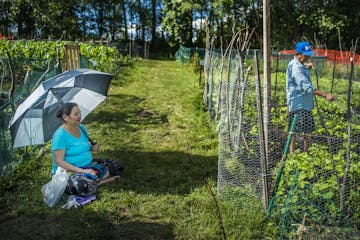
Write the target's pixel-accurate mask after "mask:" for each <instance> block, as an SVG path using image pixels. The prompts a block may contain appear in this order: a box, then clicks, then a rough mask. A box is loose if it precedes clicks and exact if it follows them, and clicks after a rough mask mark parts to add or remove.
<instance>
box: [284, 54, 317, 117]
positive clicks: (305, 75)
mask: <svg viewBox="0 0 360 240" xmlns="http://www.w3.org/2000/svg"><path fill="white" fill-rule="evenodd" d="M313 95H314V87H313V84H312V83H311V79H310V73H309V70H308V69H307V68H306V66H305V65H304V64H302V63H301V62H299V60H297V58H296V57H294V59H293V60H291V61H290V62H289V65H288V68H287V70H286V98H287V105H288V107H289V112H294V111H297V110H307V111H312V110H313V108H314V99H313Z"/></svg>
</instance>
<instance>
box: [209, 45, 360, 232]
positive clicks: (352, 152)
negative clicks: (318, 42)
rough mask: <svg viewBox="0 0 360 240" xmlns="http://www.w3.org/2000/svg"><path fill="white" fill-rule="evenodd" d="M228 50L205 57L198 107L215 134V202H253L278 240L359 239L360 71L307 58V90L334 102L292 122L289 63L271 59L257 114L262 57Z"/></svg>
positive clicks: (318, 101) (317, 103)
mask: <svg viewBox="0 0 360 240" xmlns="http://www.w3.org/2000/svg"><path fill="white" fill-rule="evenodd" d="M209 49H212V48H209ZM230 50H231V49H230ZM230 50H229V51H227V52H225V53H223V54H221V53H220V51H213V50H211V51H210V50H208V51H206V53H205V66H204V71H205V90H204V102H205V104H206V106H207V108H208V111H209V114H210V116H211V118H212V119H213V120H214V121H216V123H217V126H218V131H219V153H218V154H219V161H218V165H219V166H218V183H217V184H218V186H217V188H218V194H219V196H220V197H221V198H222V199H224V200H226V199H234V198H238V197H239V196H240V195H242V194H249V192H250V193H252V194H255V195H257V196H258V197H259V198H260V199H262V201H263V202H264V206H265V207H266V208H267V218H268V219H270V220H271V221H272V222H274V223H276V224H274V225H273V226H277V231H278V233H279V234H280V237H281V238H282V239H294V238H299V239H301V238H302V239H359V228H360V159H359V158H360V155H359V154H360V145H359V137H360V121H359V116H360V108H359V107H360V101H359V96H360V82H359V80H360V75H359V67H357V66H353V65H351V64H350V61H348V62H347V63H341V64H337V65H335V66H334V65H333V64H334V63H333V62H332V61H328V60H327V59H326V57H321V56H316V57H313V58H312V62H313V63H314V64H315V66H316V69H315V70H312V71H311V72H310V76H311V79H312V83H313V85H314V87H315V88H320V89H322V90H324V91H325V92H332V93H333V94H334V95H335V96H336V100H335V101H333V102H329V101H326V100H325V99H324V98H321V97H316V98H314V99H313V101H314V108H313V110H312V111H310V113H309V112H297V114H294V113H288V111H287V110H288V107H287V105H286V93H285V89H286V80H285V72H286V68H287V65H288V63H289V61H290V60H291V59H293V58H294V55H286V54H281V55H279V54H278V53H273V55H272V61H271V70H272V75H271V91H270V96H269V106H268V112H265V113H264V111H263V109H264V108H263V106H262V104H263V96H262V95H263V87H264V84H263V80H262V79H261V76H262V73H263V70H262V65H263V63H262V61H261V60H262V55H261V51H255V50H254V51H246V52H245V51H237V50H236V49H235V50H234V49H233V50H232V51H230ZM255 56H257V59H261V60H254V59H255ZM350 79H351V80H352V81H350ZM265 114H266V116H267V117H268V118H267V119H268V122H266V123H264V124H263V119H264V115H265ZM311 116H313V117H311ZM292 120H293V121H292ZM304 149H307V151H304ZM290 150H291V154H289V151H290Z"/></svg>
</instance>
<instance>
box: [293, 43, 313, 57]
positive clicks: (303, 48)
mask: <svg viewBox="0 0 360 240" xmlns="http://www.w3.org/2000/svg"><path fill="white" fill-rule="evenodd" d="M295 51H296V53H302V54H304V55H305V56H311V55H313V51H312V49H311V45H310V43H309V42H298V43H297V44H296V46H295Z"/></svg>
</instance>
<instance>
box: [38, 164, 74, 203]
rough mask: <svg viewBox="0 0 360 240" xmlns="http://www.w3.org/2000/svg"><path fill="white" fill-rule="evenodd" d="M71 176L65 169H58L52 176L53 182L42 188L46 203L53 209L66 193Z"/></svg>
mask: <svg viewBox="0 0 360 240" xmlns="http://www.w3.org/2000/svg"><path fill="white" fill-rule="evenodd" d="M68 179H69V176H68V174H67V172H66V170H65V169H63V168H61V167H58V168H57V170H56V173H55V174H54V175H53V176H52V178H51V181H50V182H48V183H46V184H45V185H44V186H42V188H41V192H42V194H43V199H44V202H45V203H46V204H47V205H48V206H49V207H53V206H55V204H56V203H57V202H58V201H59V200H60V198H61V195H62V194H63V193H64V191H65V188H66V185H67V182H68Z"/></svg>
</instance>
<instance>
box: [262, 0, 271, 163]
mask: <svg viewBox="0 0 360 240" xmlns="http://www.w3.org/2000/svg"><path fill="white" fill-rule="evenodd" d="M263 41H264V43H263V44H264V49H263V53H264V55H263V59H264V88H263V91H264V95H263V97H264V99H263V101H264V104H263V109H264V110H263V111H264V113H263V120H264V137H265V163H266V164H267V161H268V159H269V156H268V155H269V129H268V122H269V98H270V81H271V71H270V62H271V51H270V0H263Z"/></svg>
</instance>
